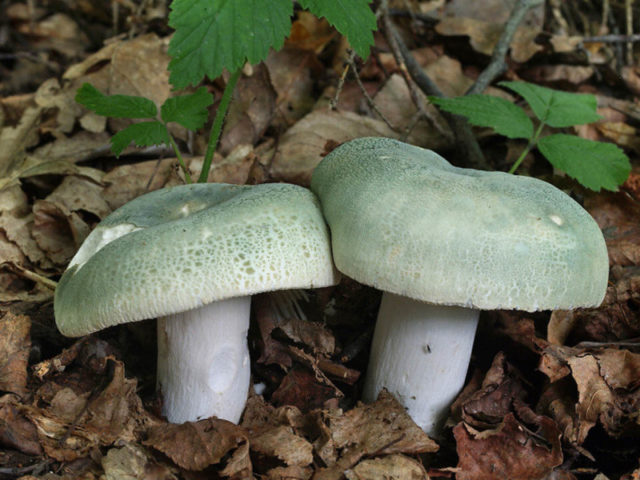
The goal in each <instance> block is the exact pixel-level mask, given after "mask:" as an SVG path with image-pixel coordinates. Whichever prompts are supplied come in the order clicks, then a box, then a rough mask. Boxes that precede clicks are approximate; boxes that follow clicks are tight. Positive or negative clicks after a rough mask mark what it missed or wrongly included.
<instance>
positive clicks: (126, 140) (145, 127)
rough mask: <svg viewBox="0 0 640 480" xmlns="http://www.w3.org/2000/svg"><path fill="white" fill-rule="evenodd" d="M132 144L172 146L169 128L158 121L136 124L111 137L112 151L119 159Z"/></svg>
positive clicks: (139, 145)
mask: <svg viewBox="0 0 640 480" xmlns="http://www.w3.org/2000/svg"><path fill="white" fill-rule="evenodd" d="M131 142H135V144H136V146H138V147H150V146H151V145H160V144H163V143H164V144H166V145H170V144H171V141H170V140H169V134H168V133H167V128H166V127H165V126H164V125H163V124H162V123H160V122H158V121H153V122H140V123H134V124H133V125H129V126H128V127H127V128H125V129H123V130H120V131H119V132H118V133H116V134H115V135H114V136H113V137H111V151H112V152H113V153H114V155H115V156H116V157H118V156H120V154H121V153H122V151H123V150H124V149H125V148H127V147H128V146H129V144H130V143H131Z"/></svg>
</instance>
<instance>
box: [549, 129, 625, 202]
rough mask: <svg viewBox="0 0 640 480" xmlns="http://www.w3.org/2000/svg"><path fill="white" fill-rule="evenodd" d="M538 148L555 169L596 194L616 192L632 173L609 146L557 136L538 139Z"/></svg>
mask: <svg viewBox="0 0 640 480" xmlns="http://www.w3.org/2000/svg"><path fill="white" fill-rule="evenodd" d="M538 149H539V150H540V151H541V152H542V154H543V155H544V156H545V157H546V158H547V160H549V162H551V164H552V165H553V166H554V167H556V168H559V169H560V170H563V171H564V172H567V174H568V175H569V176H570V177H573V178H575V179H576V180H577V181H578V182H580V183H581V184H582V185H584V186H585V187H587V188H590V189H591V190H595V191H596V192H597V191H599V190H600V189H601V188H604V189H605V190H612V191H615V190H617V189H618V185H621V184H622V183H623V182H624V181H625V180H626V179H627V177H628V176H629V172H631V164H630V163H629V158H628V157H627V156H626V155H625V153H624V152H623V151H622V150H621V149H620V148H618V147H617V146H616V145H614V144H612V143H603V142H595V141H593V140H587V139H585V138H580V137H576V136H574V135H565V134H563V133H558V134H555V135H549V136H548V137H544V138H542V139H540V141H538Z"/></svg>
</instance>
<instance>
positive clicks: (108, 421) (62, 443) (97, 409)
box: [22, 360, 152, 461]
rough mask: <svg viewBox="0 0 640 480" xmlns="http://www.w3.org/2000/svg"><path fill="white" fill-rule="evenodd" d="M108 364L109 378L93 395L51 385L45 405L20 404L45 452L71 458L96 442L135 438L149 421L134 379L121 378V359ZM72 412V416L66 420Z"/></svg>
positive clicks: (122, 370) (66, 458)
mask: <svg viewBox="0 0 640 480" xmlns="http://www.w3.org/2000/svg"><path fill="white" fill-rule="evenodd" d="M109 364H110V365H111V366H112V367H113V374H112V376H111V379H110V381H109V383H108V385H107V386H106V387H105V388H104V389H102V390H98V391H97V392H96V394H95V395H91V396H90V397H88V398H86V397H87V395H88V394H89V393H91V392H90V391H89V392H87V391H86V390H85V391H84V393H77V392H76V390H75V389H71V388H66V387H62V388H60V387H59V386H58V387H56V386H54V385H52V388H53V389H54V392H55V393H53V394H52V396H51V398H50V399H49V402H48V403H49V404H48V406H46V407H44V408H39V407H38V406H35V405H25V406H23V407H22V411H23V412H24V414H25V415H26V416H27V418H29V420H30V421H31V422H33V423H34V424H35V425H36V427H37V429H38V436H39V438H40V443H41V445H42V446H43V448H44V450H45V452H46V453H47V455H48V456H50V457H52V458H54V459H56V460H59V461H71V460H75V459H78V458H82V457H85V456H87V455H88V454H89V453H90V452H91V451H92V450H94V449H95V448H97V447H99V446H109V445H112V444H114V443H115V442H120V441H129V442H135V441H137V440H139V438H140V436H141V434H142V431H143V430H144V429H145V428H147V425H148V424H151V423H152V420H151V418H150V417H149V415H148V414H147V413H146V412H145V411H144V409H143V407H142V402H141V400H140V398H139V397H138V396H137V394H136V385H137V382H136V381H135V380H129V379H126V378H125V376H124V365H123V364H122V362H119V361H114V360H111V361H110V363H109ZM92 380H93V381H94V382H99V381H100V378H96V376H95V374H94V376H93V378H92ZM93 388H100V387H99V386H94V387H93ZM61 392H62V393H61ZM43 401H44V398H43ZM73 415H75V418H74V420H73V421H69V420H68V419H69V418H71V417H72V416H73Z"/></svg>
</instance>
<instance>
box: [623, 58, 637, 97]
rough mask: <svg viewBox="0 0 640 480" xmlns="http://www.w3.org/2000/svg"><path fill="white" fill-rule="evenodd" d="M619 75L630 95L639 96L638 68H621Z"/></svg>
mask: <svg viewBox="0 0 640 480" xmlns="http://www.w3.org/2000/svg"><path fill="white" fill-rule="evenodd" d="M620 75H621V76H622V80H624V83H625V84H626V85H627V88H628V89H629V90H630V91H631V93H633V94H634V95H640V68H639V67H638V66H636V65H627V66H623V67H622V68H621V71H620Z"/></svg>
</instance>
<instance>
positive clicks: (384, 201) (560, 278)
mask: <svg viewBox="0 0 640 480" xmlns="http://www.w3.org/2000/svg"><path fill="white" fill-rule="evenodd" d="M311 189H312V191H313V192H314V193H316V195H318V197H319V198H320V202H321V204H322V209H323V212H324V215H325V218H326V220H327V223H328V224H329V227H330V229H331V237H332V243H333V256H334V262H335V264H336V267H337V268H338V270H340V271H341V272H342V273H344V274H346V275H348V276H350V277H352V278H354V279H356V280H357V281H359V282H361V283H365V284H368V285H372V286H374V287H376V288H379V289H381V290H385V291H389V292H392V293H396V294H399V295H404V296H407V297H411V298H414V299H417V300H422V301H426V302H431V303H436V304H444V305H459V306H466V307H471V308H479V309H499V308H505V309H519V310H526V311H535V310H546V309H571V308H574V307H579V306H585V307H586V306H597V305H599V304H600V303H601V302H602V299H603V298H604V294H605V291H606V286H607V279H608V272H609V268H608V265H609V263H608V256H607V249H606V246H605V242H604V238H603V236H602V232H601V231H600V229H599V228H598V225H597V224H596V222H595V221H594V220H593V218H592V217H591V216H590V215H589V214H588V213H587V212H586V211H585V210H584V209H583V208H582V207H581V206H580V205H579V204H578V203H576V202H575V201H574V200H573V199H571V198H570V197H569V196H568V195H566V194H565V193H563V192H562V191H560V190H558V189H557V188H555V187H554V186H552V185H550V184H548V183H546V182H543V181H541V180H538V179H535V178H530V177H524V176H515V175H510V174H507V173H502V172H486V171H478V170H472V169H463V168H457V167H454V166H452V165H451V164H449V163H448V162H447V161H446V160H445V159H444V158H442V157H440V156H439V155H437V154H436V153H434V152H432V151H430V150H425V149H422V148H418V147H414V146H412V145H408V144H405V143H402V142H399V141H396V140H392V139H387V138H359V139H356V140H352V141H350V142H347V143H345V144H343V145H341V146H340V147H338V148H336V149H335V150H334V151H333V152H331V153H330V154H329V155H327V156H326V157H325V158H324V159H323V160H322V162H320V164H319V165H318V167H317V168H316V170H315V172H314V173H313V177H312V180H311Z"/></svg>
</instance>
